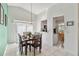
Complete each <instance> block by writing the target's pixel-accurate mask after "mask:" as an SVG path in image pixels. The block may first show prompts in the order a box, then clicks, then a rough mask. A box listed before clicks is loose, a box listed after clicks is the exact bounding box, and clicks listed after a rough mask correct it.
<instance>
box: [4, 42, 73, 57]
mask: <svg viewBox="0 0 79 59" xmlns="http://www.w3.org/2000/svg"><path fill="white" fill-rule="evenodd" d="M4 56H20V53H19V49H18V44H16V43H13V44H8V46H7V49H6V51H5V54H4ZM22 56H25V55H24V54H23V55H22ZM27 56H33V50H32V52H29V51H28V55H27ZM36 56H73V55H72V54H69V53H67V52H65V51H64V49H63V48H59V47H56V46H54V47H52V48H48V47H43V48H42V52H41V53H39V51H38V50H36Z"/></svg>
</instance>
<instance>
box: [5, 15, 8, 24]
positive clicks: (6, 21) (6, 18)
mask: <svg viewBox="0 0 79 59" xmlns="http://www.w3.org/2000/svg"><path fill="white" fill-rule="evenodd" d="M7 23H8V17H7V15H6V14H5V26H7Z"/></svg>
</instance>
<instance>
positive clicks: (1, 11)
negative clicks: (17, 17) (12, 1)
mask: <svg viewBox="0 0 79 59" xmlns="http://www.w3.org/2000/svg"><path fill="white" fill-rule="evenodd" d="M0 24H2V25H4V9H3V6H2V5H1V3H0Z"/></svg>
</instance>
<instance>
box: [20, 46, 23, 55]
mask: <svg viewBox="0 0 79 59" xmlns="http://www.w3.org/2000/svg"><path fill="white" fill-rule="evenodd" d="M20 49H21V50H20V51H21V55H22V54H23V47H21V48H20Z"/></svg>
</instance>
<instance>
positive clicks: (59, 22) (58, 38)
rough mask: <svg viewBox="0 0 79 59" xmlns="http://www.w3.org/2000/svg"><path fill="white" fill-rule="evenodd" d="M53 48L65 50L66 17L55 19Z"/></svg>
mask: <svg viewBox="0 0 79 59" xmlns="http://www.w3.org/2000/svg"><path fill="white" fill-rule="evenodd" d="M53 46H56V47H61V48H64V16H57V17H53Z"/></svg>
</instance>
